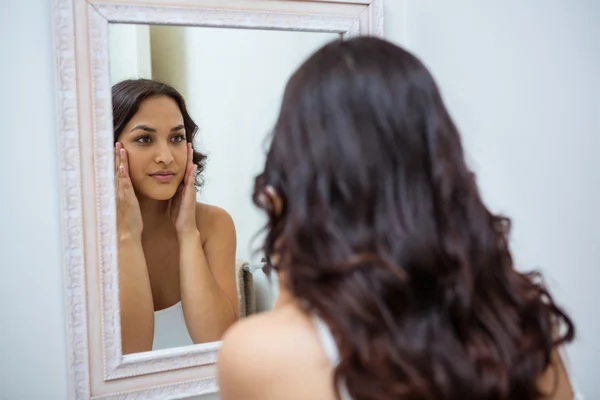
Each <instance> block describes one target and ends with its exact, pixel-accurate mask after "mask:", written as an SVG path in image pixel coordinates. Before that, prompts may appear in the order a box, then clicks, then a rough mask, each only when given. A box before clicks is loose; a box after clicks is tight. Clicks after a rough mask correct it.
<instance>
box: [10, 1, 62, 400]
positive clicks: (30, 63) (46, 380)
mask: <svg viewBox="0 0 600 400" xmlns="http://www.w3.org/2000/svg"><path fill="white" fill-rule="evenodd" d="M50 4H51V2H49V1H47V0H29V1H4V2H2V4H1V5H0V52H1V53H0V54H1V55H0V82H1V87H2V91H1V95H0V124H1V133H0V136H1V138H2V149H3V150H2V168H0V182H2V185H1V188H2V189H1V190H2V195H1V200H0V202H1V203H0V255H1V257H2V258H1V261H0V269H1V271H2V278H1V279H0V304H1V306H0V399H2V400H4V399H7V400H9V399H10V400H12V399H52V400H54V399H56V400H59V399H66V398H67V393H68V391H67V359H66V354H67V353H66V342H65V331H66V330H65V311H64V301H63V281H62V278H63V276H62V259H61V252H62V249H61V241H60V237H61V232H60V226H59V215H58V212H59V197H58V173H57V171H58V162H57V140H56V122H55V121H56V119H55V115H56V113H55V108H54V107H55V101H54V69H53V50H52V28H51V21H50Z"/></svg>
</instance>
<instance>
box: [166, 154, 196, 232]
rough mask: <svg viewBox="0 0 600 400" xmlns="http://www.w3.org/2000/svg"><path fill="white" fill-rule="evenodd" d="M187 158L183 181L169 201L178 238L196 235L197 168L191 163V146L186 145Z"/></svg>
mask: <svg viewBox="0 0 600 400" xmlns="http://www.w3.org/2000/svg"><path fill="white" fill-rule="evenodd" d="M187 148H188V158H187V164H186V167H185V175H184V177H183V181H182V182H181V184H180V185H179V188H178V189H177V192H176V193H175V196H173V199H171V206H170V211H171V221H173V225H175V230H176V231H177V236H179V237H180V238H181V237H182V236H185V235H188V234H197V233H198V226H197V225H196V188H195V186H194V181H195V178H196V170H197V169H198V166H197V165H195V164H194V163H193V149H192V144H191V143H188V144H187Z"/></svg>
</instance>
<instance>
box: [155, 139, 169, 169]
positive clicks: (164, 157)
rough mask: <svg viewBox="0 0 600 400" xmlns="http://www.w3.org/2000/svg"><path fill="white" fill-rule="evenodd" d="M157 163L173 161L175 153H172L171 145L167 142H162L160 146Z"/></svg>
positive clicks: (167, 163) (166, 163)
mask: <svg viewBox="0 0 600 400" xmlns="http://www.w3.org/2000/svg"><path fill="white" fill-rule="evenodd" d="M155 161H156V163H158V164H160V163H162V164H165V165H169V164H171V163H172V162H173V154H171V150H170V149H169V146H168V145H166V144H162V145H160V146H159V147H158V152H157V154H156V160H155Z"/></svg>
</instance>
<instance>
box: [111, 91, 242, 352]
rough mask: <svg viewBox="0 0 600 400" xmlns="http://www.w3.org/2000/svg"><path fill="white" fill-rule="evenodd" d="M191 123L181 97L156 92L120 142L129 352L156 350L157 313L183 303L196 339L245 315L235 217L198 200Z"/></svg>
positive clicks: (217, 335) (122, 279) (122, 273)
mask: <svg viewBox="0 0 600 400" xmlns="http://www.w3.org/2000/svg"><path fill="white" fill-rule="evenodd" d="M184 129H185V128H184V125H183V116H182V114H181V112H180V110H179V107H178V106H177V103H176V102H175V101H174V100H172V99H171V98H169V97H166V96H160V97H151V98H149V99H146V100H144V101H143V102H142V104H141V105H140V108H139V110H138V112H137V113H136V114H135V115H134V116H133V117H132V118H131V120H130V121H129V122H128V123H127V125H126V126H125V128H124V129H123V132H122V133H121V134H120V135H119V137H118V142H117V143H116V145H115V171H116V177H115V182H116V185H117V187H116V192H117V231H118V234H119V237H118V243H119V284H120V297H121V298H120V300H121V330H122V332H121V333H122V348H123V354H129V353H135V352H142V351H150V350H152V343H153V339H154V311H156V310H162V309H165V308H168V307H171V306H173V305H174V304H176V303H178V302H179V301H181V302H182V307H183V314H184V319H185V323H186V326H187V329H188V332H189V334H190V336H191V338H192V340H193V341H194V343H205V342H213V341H218V340H220V339H221V337H222V335H223V333H224V332H225V330H226V329H227V328H228V327H230V326H231V325H232V324H233V323H234V322H235V321H236V320H237V319H238V317H239V306H238V301H237V289H236V281H235V252H236V233H235V227H234V224H233V220H232V219H231V216H230V215H229V214H228V213H227V212H226V211H225V210H223V209H221V208H219V207H215V206H210V205H207V204H202V203H197V202H196V190H195V187H194V177H195V175H196V169H197V166H196V165H194V164H193V163H192V147H191V144H190V143H187V142H186V140H185V130H184ZM157 172H158V173H162V174H170V175H171V176H170V177H169V176H163V177H162V178H160V177H156V176H155V175H154V174H156V173H157Z"/></svg>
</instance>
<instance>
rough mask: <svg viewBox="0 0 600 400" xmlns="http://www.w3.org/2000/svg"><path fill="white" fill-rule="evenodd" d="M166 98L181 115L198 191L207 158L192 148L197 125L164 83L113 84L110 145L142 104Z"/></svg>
mask: <svg viewBox="0 0 600 400" xmlns="http://www.w3.org/2000/svg"><path fill="white" fill-rule="evenodd" d="M157 96H167V97H170V98H171V99H173V100H174V101H175V102H176V103H177V106H178V107H179V110H180V111H181V115H182V116H183V125H184V127H185V139H186V141H187V142H189V143H191V144H192V148H193V150H194V153H193V162H194V164H196V165H197V166H198V169H197V171H196V179H195V182H194V185H195V186H196V189H199V188H200V187H202V184H203V180H202V172H203V171H204V168H205V166H206V158H207V156H206V155H205V154H203V153H200V152H199V151H197V150H196V149H195V147H194V138H195V137H196V133H197V132H198V125H196V123H195V122H194V120H193V119H192V117H191V116H190V114H189V113H188V112H187V108H186V106H185V100H184V98H183V96H182V95H181V93H179V92H178V91H177V90H176V89H175V88H174V87H172V86H170V85H167V84H166V83H163V82H159V81H156V80H152V79H143V78H141V79H127V80H124V81H121V82H118V83H116V84H115V85H113V87H112V106H113V131H114V144H116V143H117V140H118V138H119V135H121V132H122V131H123V129H124V128H125V125H127V123H128V122H129V121H130V120H131V118H133V116H134V115H135V113H137V112H138V110H139V108H140V105H141V104H142V102H143V101H144V100H146V99H148V98H151V97H157Z"/></svg>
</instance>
